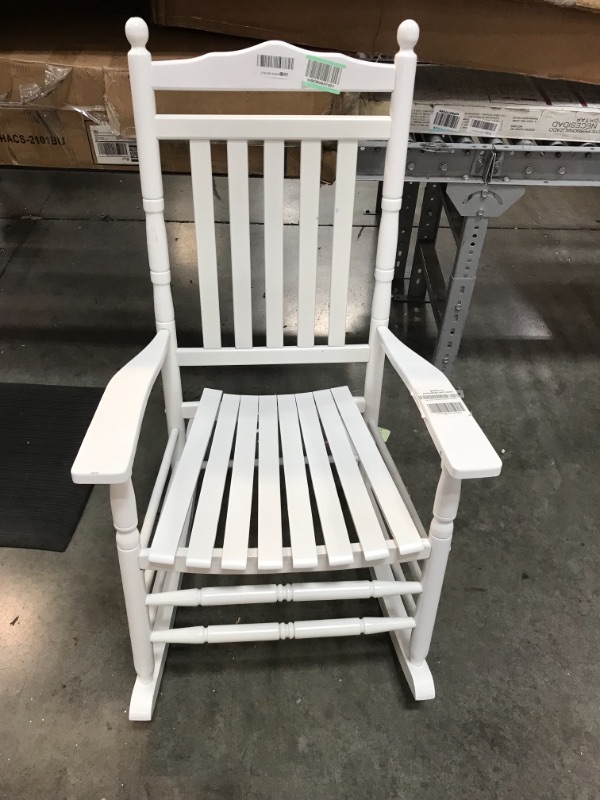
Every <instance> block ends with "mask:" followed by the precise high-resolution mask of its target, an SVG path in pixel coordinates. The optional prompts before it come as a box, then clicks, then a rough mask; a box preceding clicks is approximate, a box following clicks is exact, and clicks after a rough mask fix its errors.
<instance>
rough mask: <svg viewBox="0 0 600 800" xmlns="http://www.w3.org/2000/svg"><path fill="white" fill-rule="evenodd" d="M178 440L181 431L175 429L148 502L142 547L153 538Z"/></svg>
mask: <svg viewBox="0 0 600 800" xmlns="http://www.w3.org/2000/svg"><path fill="white" fill-rule="evenodd" d="M178 438H179V431H178V430H177V428H173V430H172V431H171V433H170V434H169V439H168V440H167V446H166V447H165V452H164V453H163V457H162V461H161V462H160V467H159V470H158V475H157V476H156V482H155V484H154V488H153V489H152V494H151V495H150V500H149V501H148V508H147V509H146V514H145V516H144V524H143V525H142V530H141V531H140V543H141V547H147V546H148V542H149V541H150V537H151V536H152V529H153V528H154V522H155V520H156V514H157V512H158V507H159V505H160V501H161V500H162V496H163V493H164V490H165V486H166V483H167V478H168V477H169V472H170V471H171V464H172V461H173V454H174V452H175V446H176V444H177V439H178Z"/></svg>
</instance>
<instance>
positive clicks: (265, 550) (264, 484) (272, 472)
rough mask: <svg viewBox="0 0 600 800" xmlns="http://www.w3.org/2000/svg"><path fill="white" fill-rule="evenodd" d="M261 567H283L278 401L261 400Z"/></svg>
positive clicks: (259, 467)
mask: <svg viewBox="0 0 600 800" xmlns="http://www.w3.org/2000/svg"><path fill="white" fill-rule="evenodd" d="M258 413H259V417H258V568H259V569H261V570H271V569H274V570H278V569H281V568H282V566H283V553H282V532H281V487H280V479H279V466H280V463H283V462H282V460H281V461H280V458H279V421H278V417H277V398H276V397H275V396H270V397H269V396H264V397H260V398H259V401H258Z"/></svg>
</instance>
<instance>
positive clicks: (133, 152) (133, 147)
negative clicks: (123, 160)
mask: <svg viewBox="0 0 600 800" xmlns="http://www.w3.org/2000/svg"><path fill="white" fill-rule="evenodd" d="M129 157H130V158H131V160H132V161H133V162H134V163H135V164H137V163H138V151H137V144H130V145H129Z"/></svg>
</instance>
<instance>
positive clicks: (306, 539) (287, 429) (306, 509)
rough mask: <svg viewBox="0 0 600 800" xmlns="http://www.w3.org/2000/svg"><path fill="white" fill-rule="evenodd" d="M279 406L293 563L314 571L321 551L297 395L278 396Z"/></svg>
mask: <svg viewBox="0 0 600 800" xmlns="http://www.w3.org/2000/svg"><path fill="white" fill-rule="evenodd" d="M277 406H278V410H279V431H280V434H281V450H282V455H283V472H284V476H285V492H286V499H287V512H288V519H289V524H290V539H291V544H292V561H293V565H294V568H295V569H300V568H305V569H312V568H314V567H316V566H317V564H318V558H317V548H316V543H315V533H314V527H313V518H312V510H311V507H310V496H309V492H308V481H307V476H306V467H305V464H304V451H303V449H302V438H301V436H300V425H299V422H298V409H297V408H296V400H295V398H294V395H292V394H288V395H278V397H277Z"/></svg>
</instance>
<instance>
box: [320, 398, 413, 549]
mask: <svg viewBox="0 0 600 800" xmlns="http://www.w3.org/2000/svg"><path fill="white" fill-rule="evenodd" d="M331 394H332V395H333V399H334V400H335V403H336V405H337V407H338V409H339V412H340V415H341V417H342V419H343V421H344V425H345V426H346V429H347V430H348V433H349V435H350V438H351V439H352V444H353V445H354V448H355V450H356V452H357V453H358V455H359V457H360V461H361V464H362V465H363V467H364V470H365V472H366V474H367V476H368V478H369V482H370V483H371V486H372V487H373V491H374V493H375V496H376V498H377V501H378V503H379V505H380V507H381V510H382V512H383V516H384V517H385V520H386V522H387V524H388V526H389V528H390V531H391V533H392V535H393V537H394V539H395V540H396V543H397V544H398V550H399V552H400V553H403V554H405V555H407V554H410V553H418V552H420V551H421V550H422V548H423V540H422V539H421V537H420V536H419V532H418V531H417V529H416V527H415V524H414V522H413V521H412V518H411V516H410V514H409V512H408V509H407V508H406V506H405V505H404V503H403V501H402V498H401V497H400V494H399V493H398V490H397V489H396V487H395V485H394V482H393V480H392V478H391V475H390V473H389V472H388V470H387V468H386V466H385V464H384V463H383V459H382V458H381V455H380V454H379V451H378V450H377V445H376V444H375V442H374V441H373V437H372V436H371V434H370V432H369V429H368V428H367V426H366V425H365V422H364V420H363V418H362V417H361V415H360V412H359V410H358V409H357V408H356V403H354V402H353V400H352V395H351V394H350V390H349V389H348V387H347V386H344V387H340V388H337V389H332V390H331Z"/></svg>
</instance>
